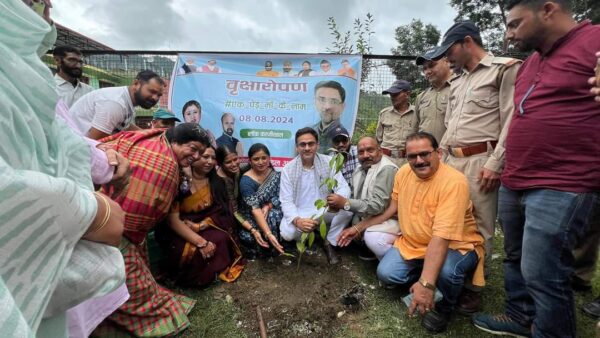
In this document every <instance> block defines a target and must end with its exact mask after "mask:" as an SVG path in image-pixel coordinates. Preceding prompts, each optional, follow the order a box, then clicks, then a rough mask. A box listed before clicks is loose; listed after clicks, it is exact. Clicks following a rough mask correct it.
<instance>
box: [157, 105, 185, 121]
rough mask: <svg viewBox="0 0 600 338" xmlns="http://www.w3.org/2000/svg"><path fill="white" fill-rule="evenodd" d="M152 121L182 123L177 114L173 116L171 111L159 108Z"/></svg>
mask: <svg viewBox="0 0 600 338" xmlns="http://www.w3.org/2000/svg"><path fill="white" fill-rule="evenodd" d="M152 119H153V120H175V121H177V122H181V120H180V119H178V118H177V116H175V114H173V113H171V112H170V111H168V110H166V109H163V108H158V109H157V110H156V111H155V112H154V114H153V115H152Z"/></svg>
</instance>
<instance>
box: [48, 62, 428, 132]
mask: <svg viewBox="0 0 600 338" xmlns="http://www.w3.org/2000/svg"><path fill="white" fill-rule="evenodd" d="M83 53H84V61H85V65H84V71H83V76H84V77H83V81H84V82H87V83H88V84H90V85H91V86H93V87H95V88H103V87H111V86H126V85H129V84H130V83H131V82H132V81H133V79H134V78H135V76H136V74H137V73H138V72H139V71H140V70H144V69H150V70H152V71H154V72H156V73H157V74H159V75H160V76H162V77H163V78H164V79H165V80H166V81H167V83H170V78H171V74H172V71H173V66H174V64H175V62H176V59H177V54H178V53H179V52H176V51H168V52H147V51H108V52H105V51H102V52H98V51H83ZM182 53H184V52H182ZM185 53H187V52H185ZM45 60H46V62H47V63H48V65H49V66H50V67H51V68H54V64H53V62H52V60H51V58H50V57H49V55H47V56H46V57H45ZM363 63H364V64H365V66H364V67H363V73H366V74H363V78H362V79H361V86H360V89H361V92H360V97H359V105H358V115H357V121H356V128H355V132H354V135H355V138H357V137H360V136H362V135H366V134H373V133H374V131H375V126H376V122H377V117H378V113H379V111H381V109H383V108H385V107H386V106H389V105H390V99H389V97H388V96H386V95H382V94H381V92H382V91H383V90H385V89H387V88H389V87H390V85H391V84H392V83H393V82H394V81H395V80H396V79H397V78H404V79H407V80H409V81H411V82H412V83H413V86H414V88H415V89H414V90H413V92H414V93H417V92H419V91H420V90H422V89H423V88H424V87H425V86H426V82H425V78H424V77H423V75H422V74H421V73H420V72H419V70H418V69H417V67H416V66H415V64H414V57H412V56H394V55H365V56H364V57H363ZM391 67H394V69H398V70H397V71H396V74H398V75H400V76H396V74H395V73H394V71H393V70H392V68H391ZM364 75H366V77H365V76H364ZM414 93H413V96H414V95H415V94H414ZM159 105H160V106H163V107H165V106H166V105H167V95H163V98H162V99H161V101H160V102H159ZM137 115H138V119H137V123H138V124H139V125H140V126H142V127H143V126H146V125H147V123H148V122H149V120H150V116H151V111H145V110H143V109H139V110H138V111H137Z"/></svg>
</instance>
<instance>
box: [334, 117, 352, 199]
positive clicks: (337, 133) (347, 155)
mask: <svg viewBox="0 0 600 338" xmlns="http://www.w3.org/2000/svg"><path fill="white" fill-rule="evenodd" d="M331 136H332V137H331V143H333V148H331V150H332V151H331V153H330V154H329V155H331V156H334V155H335V154H338V153H339V154H342V155H343V156H344V166H343V167H342V175H343V176H344V178H345V179H346V182H348V185H350V190H352V174H354V170H355V169H356V167H357V166H358V162H359V160H358V152H357V148H356V146H355V145H352V143H351V142H350V141H351V140H350V134H349V133H348V130H346V128H344V127H342V126H339V127H337V128H335V130H334V131H333V132H332V134H331ZM334 150H335V151H334Z"/></svg>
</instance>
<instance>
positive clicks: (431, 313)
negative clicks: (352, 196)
mask: <svg viewBox="0 0 600 338" xmlns="http://www.w3.org/2000/svg"><path fill="white" fill-rule="evenodd" d="M441 158H442V151H441V149H440V148H439V147H438V143H437V140H436V139H435V137H433V135H431V134H429V133H426V132H417V133H413V134H411V135H409V136H408V137H407V138H406V160H407V162H408V164H409V165H405V166H403V167H402V168H400V169H399V170H398V172H397V173H396V176H395V178H394V188H393V190H392V195H391V202H390V204H389V206H388V207H387V208H386V209H385V211H384V212H383V213H382V214H380V215H377V216H374V217H371V218H368V219H366V220H363V221H361V222H359V223H358V224H356V225H354V227H356V228H357V231H358V232H362V231H364V230H366V229H367V228H369V227H371V226H373V225H376V224H381V223H384V222H385V221H387V220H389V219H391V218H392V217H393V216H395V215H397V216H398V223H399V224H400V235H399V236H398V237H397V238H396V240H395V242H394V244H393V246H392V247H391V248H390V249H388V250H387V251H386V252H385V254H384V256H383V258H382V259H381V261H380V263H379V266H378V267H377V277H378V278H379V280H380V281H381V282H382V283H383V284H385V285H404V286H409V287H410V292H411V293H412V294H413V300H412V303H411V304H410V307H409V309H408V312H409V314H411V315H412V314H413V313H415V312H419V313H421V314H422V315H424V316H423V319H422V321H421V324H422V325H423V327H425V328H426V329H427V330H429V331H432V332H442V331H444V330H445V329H446V327H447V325H448V322H449V321H450V318H451V317H452V315H453V312H454V310H455V308H456V305H457V302H458V297H459V295H460V293H461V291H462V289H463V285H464V281H465V278H469V277H471V276H472V282H473V284H474V285H477V286H479V287H482V286H483V285H484V283H485V282H484V275H483V267H484V255H485V250H484V247H483V243H484V241H483V237H482V236H481V234H480V233H479V231H478V229H477V225H476V223H475V218H474V217H473V206H472V203H471V200H470V199H469V183H468V181H467V178H466V177H465V175H463V174H462V173H461V172H459V171H458V170H456V169H454V168H452V167H450V166H448V165H446V164H444V163H442V162H441ZM436 289H438V290H439V291H440V292H441V293H442V295H443V298H442V300H441V301H439V302H437V303H435V302H434V294H435V290H436Z"/></svg>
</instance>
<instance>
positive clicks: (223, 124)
mask: <svg viewBox="0 0 600 338" xmlns="http://www.w3.org/2000/svg"><path fill="white" fill-rule="evenodd" d="M361 64H362V57H361V56H357V55H330V54H327V55H319V54H314V55H305V54H303V55H294V54H290V55H283V54H277V55H274V54H179V55H178V58H177V63H176V64H175V68H174V70H173V76H172V77H171V85H170V89H169V109H170V110H171V111H172V112H173V113H175V115H177V116H178V117H179V118H180V119H181V121H183V122H194V123H199V124H200V125H201V126H202V127H203V128H204V129H206V130H208V131H209V134H210V136H211V139H212V140H213V142H214V143H215V145H216V146H219V145H227V146H229V147H231V148H232V149H236V150H237V152H238V154H239V155H241V157H242V158H245V157H246V156H247V153H248V149H249V148H250V146H252V144H254V143H263V144H265V145H266V146H267V147H268V148H269V150H270V152H271V162H272V163H273V165H274V166H275V167H277V168H280V167H283V166H284V165H285V164H286V163H287V162H288V161H289V160H291V159H292V158H293V157H294V156H295V155H296V151H295V144H294V136H295V133H296V131H297V130H298V129H300V128H303V127H312V128H314V129H315V130H317V132H318V133H319V143H320V148H319V151H320V152H326V150H327V149H328V148H329V147H330V146H331V140H330V138H331V135H333V134H334V133H335V132H336V131H337V132H339V130H340V129H339V127H340V126H342V127H344V128H346V129H347V131H348V133H349V136H350V137H352V133H353V130H354V123H355V120H356V114H357V110H358V98H359V89H360V70H361Z"/></svg>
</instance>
